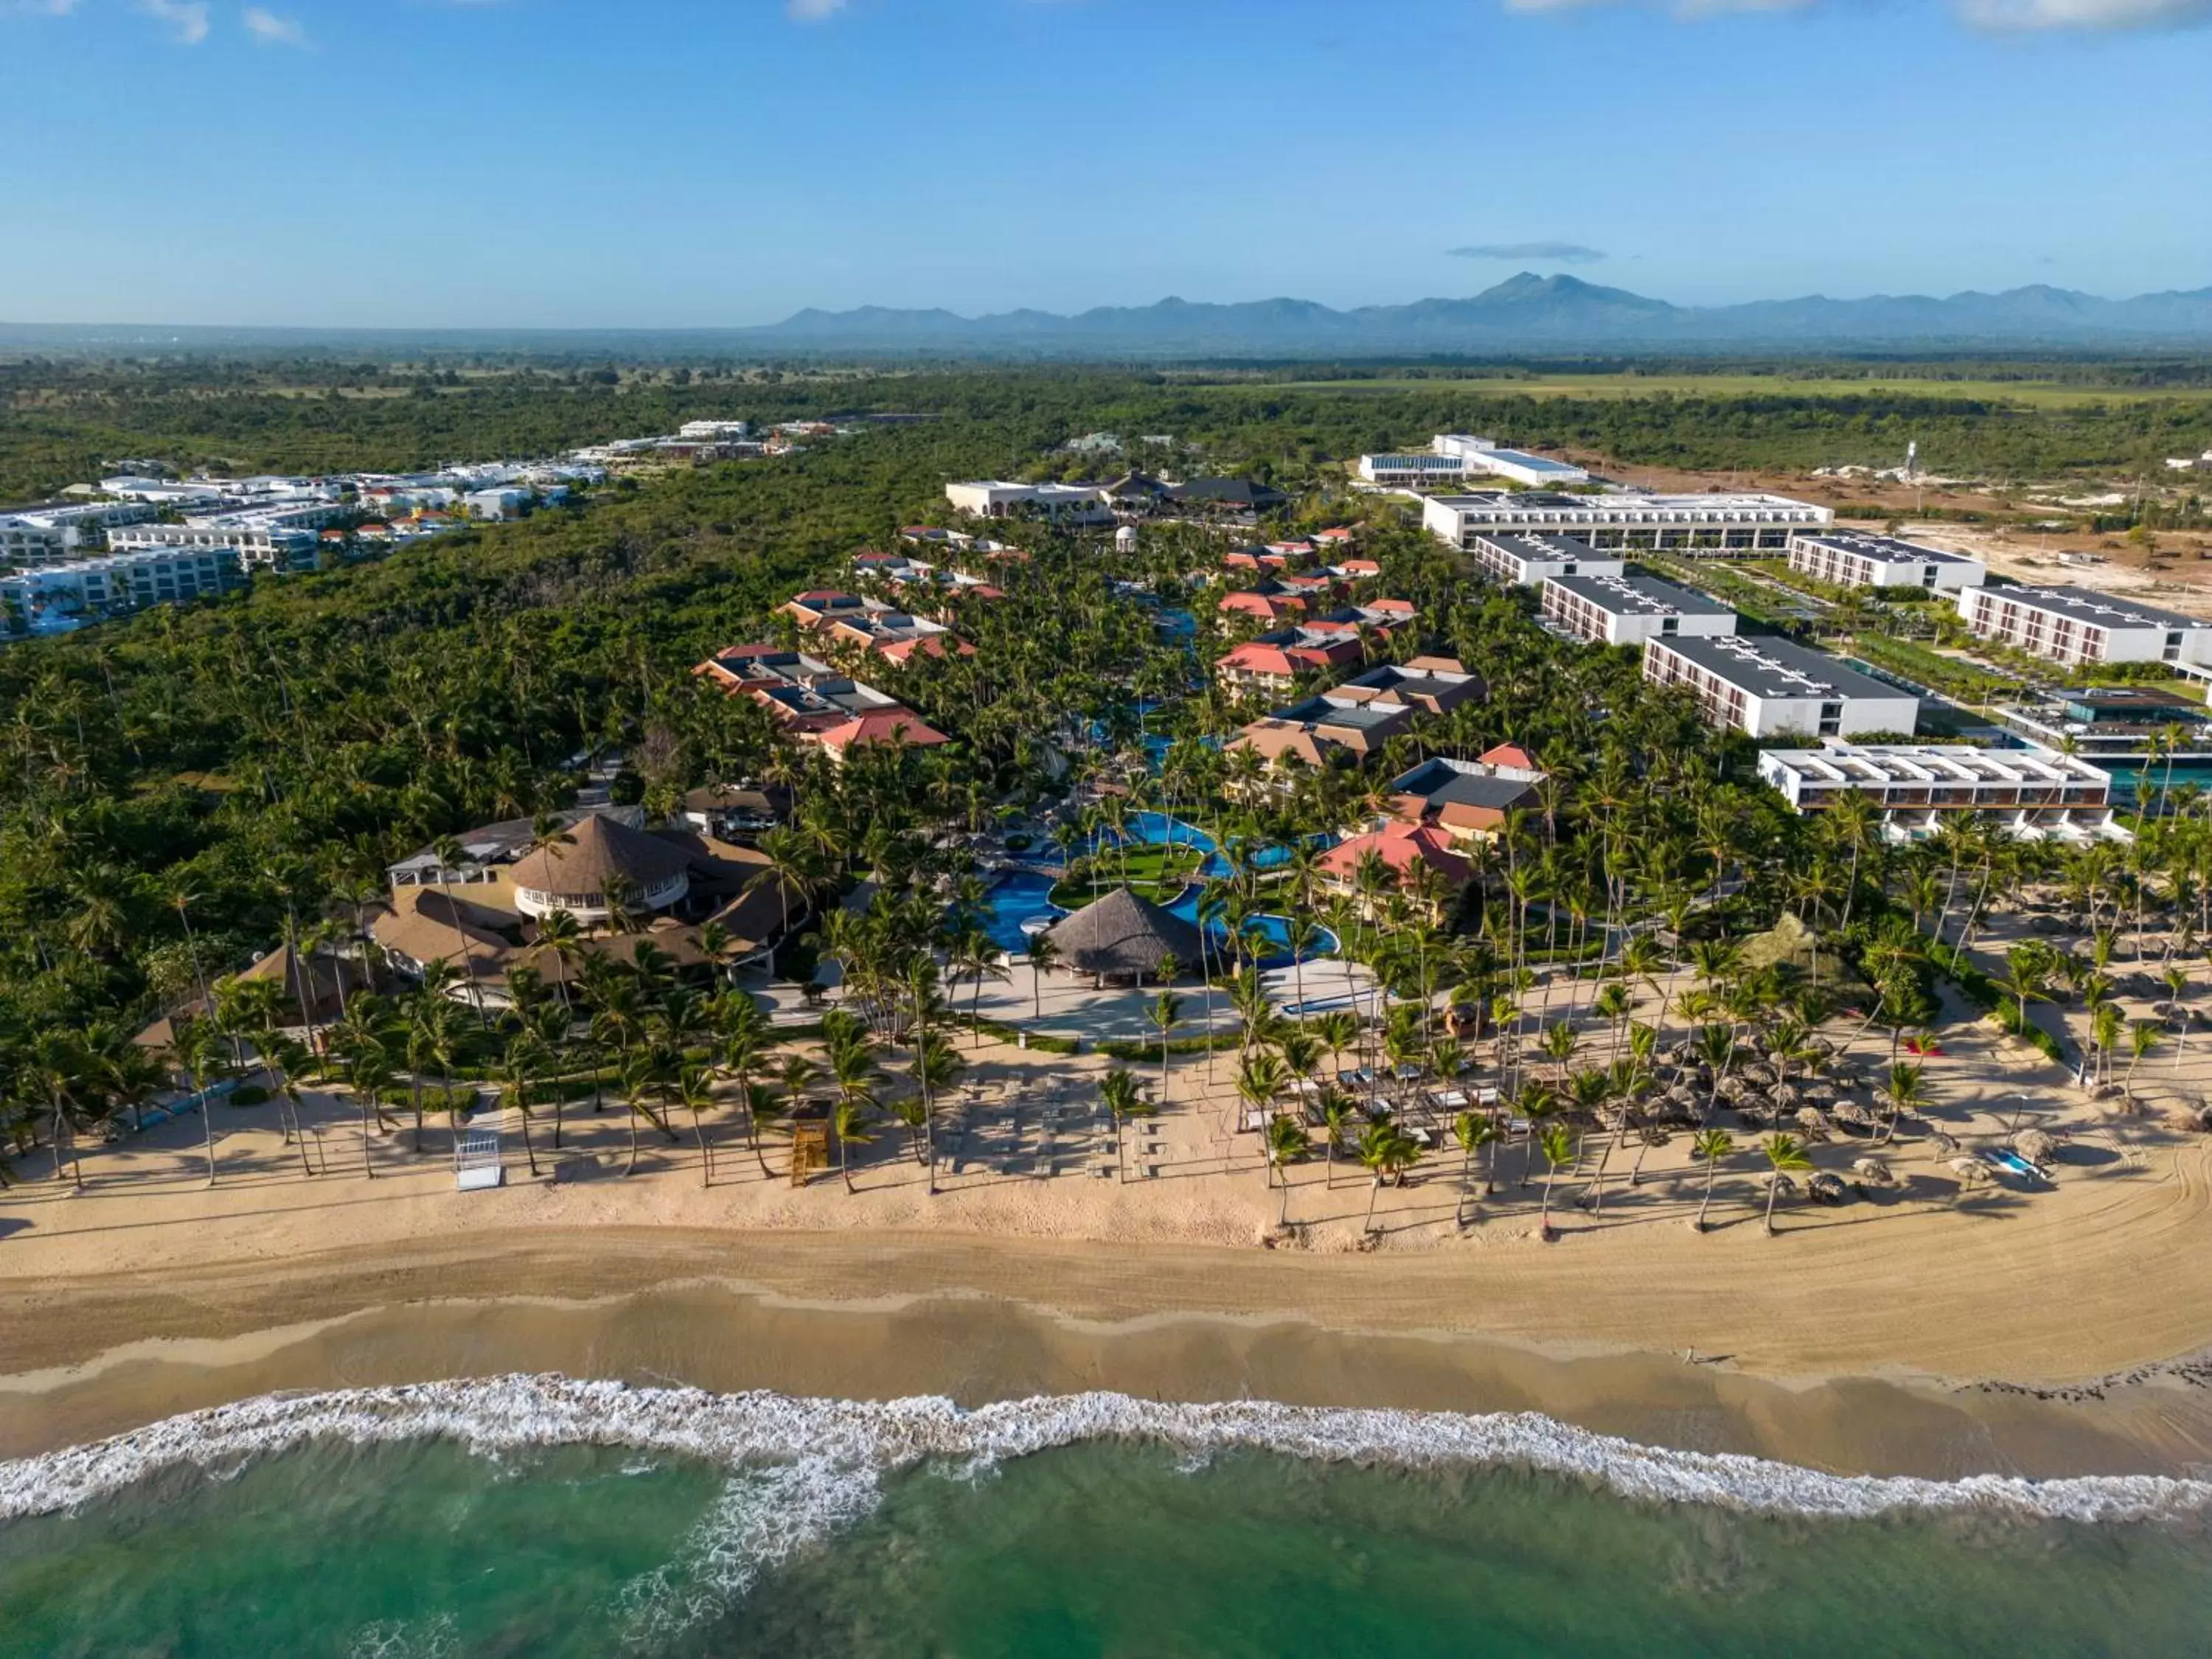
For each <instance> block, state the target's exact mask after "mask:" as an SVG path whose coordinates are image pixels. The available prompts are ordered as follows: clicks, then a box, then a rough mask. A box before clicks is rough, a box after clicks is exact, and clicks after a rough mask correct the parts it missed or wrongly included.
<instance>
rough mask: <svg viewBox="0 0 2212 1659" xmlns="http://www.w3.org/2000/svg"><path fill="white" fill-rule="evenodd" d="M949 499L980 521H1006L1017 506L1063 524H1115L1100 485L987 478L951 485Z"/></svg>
mask: <svg viewBox="0 0 2212 1659" xmlns="http://www.w3.org/2000/svg"><path fill="white" fill-rule="evenodd" d="M945 500H946V501H950V502H951V503H952V505H953V507H956V508H957V509H958V510H959V511H960V512H963V513H974V514H975V516H976V517H977V518H979V519H1003V518H1005V517H1006V514H1007V513H1011V512H1012V511H1013V510H1014V509H1015V508H1017V507H1035V508H1036V510H1037V511H1038V512H1039V513H1042V514H1043V515H1044V516H1045V517H1046V518H1048V519H1051V520H1054V521H1055V522H1056V523H1060V524H1073V525H1105V524H1111V523H1113V522H1114V509H1113V507H1112V506H1111V504H1110V503H1109V501H1107V498H1106V492H1105V491H1104V490H1103V489H1100V488H1099V487H1098V486H1097V485H1096V484H1063V483H1034V484H1032V483H1007V482H1006V481H1005V480H1003V479H984V480H981V481H979V482H976V483H949V484H947V485H945Z"/></svg>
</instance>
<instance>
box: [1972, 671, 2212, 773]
mask: <svg viewBox="0 0 2212 1659" xmlns="http://www.w3.org/2000/svg"><path fill="white" fill-rule="evenodd" d="M1995 712H1996V717H1997V721H1998V723H1999V724H2000V725H2002V726H2005V727H2007V728H2008V729H2009V730H2011V731H2014V732H2018V733H2019V734H2020V735H2021V737H2023V738H2027V739H2028V741H2029V742H2031V743H2036V744H2042V745H2043V746H2044V747H2045V748H2048V749H2056V750H2069V751H2071V752H2072V753H2074V754H2075V755H2078V756H2081V757H2082V758H2084V759H2086V760H2092V761H2096V762H2099V763H2103V764H2107V765H2111V764H2119V763H2129V762H2140V761H2143V760H2146V759H2148V758H2149V757H2150V755H2151V754H2152V752H2153V750H2158V749H2161V748H2163V746H2164V744H2165V743H2166V738H2169V737H2172V738H2174V739H2176V747H2177V750H2179V751H2181V752H2186V753H2189V754H2191V757H2193V758H2202V757H2203V755H2204V753H2205V751H2207V750H2212V714H2208V713H2207V711H2206V709H2205V707H2204V705H2203V703H2201V702H2194V701H2193V700H2191V698H2189V697H2186V696H2183V695H2182V694H2181V693H2179V692H2178V691H2169V690H2162V689H2161V688H2160V687H2158V686H2154V685H2093V686H2090V687H2088V688H2087V689H2086V690H2079V691H2056V692H2052V693H2050V694H2049V695H2047V696H2042V697H2039V698H2033V699H2030V700H2026V701H2023V702H2015V703H2006V704H2002V705H2000V706H1999V707H1998V708H1996V711H1995Z"/></svg>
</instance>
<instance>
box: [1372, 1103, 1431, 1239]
mask: <svg viewBox="0 0 2212 1659" xmlns="http://www.w3.org/2000/svg"><path fill="white" fill-rule="evenodd" d="M1356 1155H1357V1156H1358V1159H1359V1163H1360V1166H1361V1167H1362V1168H1363V1169H1364V1170H1366V1171H1367V1174H1368V1182H1369V1185H1368V1188H1367V1219H1366V1220H1365V1222H1364V1223H1363V1224H1362V1226H1361V1231H1362V1232H1364V1233H1366V1234H1370V1235H1371V1234H1372V1233H1373V1232H1374V1231H1375V1200H1376V1198H1377V1197H1379V1196H1380V1195H1381V1194H1382V1191H1383V1182H1385V1181H1386V1180H1389V1179H1391V1178H1393V1177H1395V1178H1396V1179H1398V1180H1400V1181H1402V1180H1404V1178H1405V1172H1406V1171H1407V1170H1410V1169H1411V1168H1413V1164H1415V1163H1416V1162H1418V1161H1419V1158H1420V1155H1421V1148H1420V1144H1419V1142H1418V1141H1416V1140H1414V1139H1413V1138H1412V1137H1411V1136H1410V1135H1407V1134H1406V1133H1404V1132H1403V1131H1401V1129H1400V1128H1399V1127H1398V1126H1397V1125H1396V1124H1395V1123H1394V1122H1392V1121H1390V1120H1389V1118H1388V1117H1382V1118H1377V1119H1376V1120H1374V1121H1371V1122H1370V1123H1369V1124H1368V1126H1367V1127H1366V1128H1364V1130H1362V1131H1361V1132H1360V1135H1359V1145H1358V1147H1357V1149H1356Z"/></svg>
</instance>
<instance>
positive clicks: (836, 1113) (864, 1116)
mask: <svg viewBox="0 0 2212 1659" xmlns="http://www.w3.org/2000/svg"><path fill="white" fill-rule="evenodd" d="M839 1086H840V1087H841V1088H842V1087H843V1086H844V1085H843V1084H842V1082H841V1083H840V1085H839ZM874 1101H875V1097H874V1096H873V1095H872V1094H869V1093H867V1092H866V1091H859V1092H856V1093H853V1094H848V1095H846V1096H844V1097H842V1098H841V1099H840V1100H839V1101H838V1102H837V1103H836V1106H834V1107H832V1108H831V1109H830V1115H829V1127H830V1130H831V1132H832V1133H834V1134H836V1137H837V1173H838V1174H839V1175H841V1176H843V1177H844V1178H845V1190H846V1191H847V1192H848V1193H852V1192H858V1191H859V1190H860V1189H859V1188H856V1187H855V1186H854V1185H853V1148H854V1147H855V1146H866V1145H867V1144H868V1143H869V1142H870V1141H872V1140H873V1139H875V1137H874V1136H873V1135H872V1134H870V1133H868V1108H869V1107H870V1106H872V1104H874Z"/></svg>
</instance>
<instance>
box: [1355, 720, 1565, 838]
mask: <svg viewBox="0 0 2212 1659" xmlns="http://www.w3.org/2000/svg"><path fill="white" fill-rule="evenodd" d="M1542 781H1544V773H1543V770H1542V769H1541V768H1540V767H1539V766H1537V764H1536V763H1535V759H1534V757H1533V756H1531V755H1530V754H1529V753H1528V750H1524V749H1522V748H1521V747H1520V746H1519V745H1517V744H1498V747H1496V748H1495V749H1492V750H1489V751H1488V752H1487V753H1486V754H1485V755H1483V757H1481V758H1480V760H1473V761H1462V760H1450V759H1448V758H1446V757H1443V756H1441V755H1440V756H1437V757H1436V758H1435V759H1433V760H1427V761H1424V762H1422V763H1421V764H1420V765H1419V766H1417V767H1415V768H1414V769H1413V770H1412V771H1410V772H1407V773H1405V774H1403V775H1401V776H1399V777H1396V778H1394V779H1392V780H1391V781H1390V786H1389V796H1390V811H1391V816H1392V817H1394V818H1395V819H1396V820H1397V821H1398V822H1399V823H1407V824H1425V825H1428V826H1431V827H1432V828H1435V829H1440V830H1442V831H1443V833H1444V834H1445V835H1446V836H1449V837H1450V839H1451V840H1452V841H1453V842H1455V843H1461V844H1463V843H1466V842H1474V841H1491V840H1494V839H1496V837H1497V836H1499V835H1500V834H1502V833H1503V832H1504V828H1505V816H1506V814H1507V813H1509V812H1511V811H1516V810H1519V811H1525V810H1527V809H1528V808H1530V807H1533V806H1534V805H1536V804H1537V800H1538V796H1537V792H1536V786H1537V785H1538V784H1540V783H1541V782H1542Z"/></svg>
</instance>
